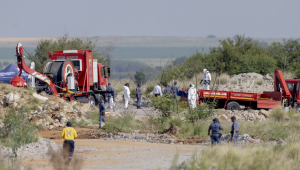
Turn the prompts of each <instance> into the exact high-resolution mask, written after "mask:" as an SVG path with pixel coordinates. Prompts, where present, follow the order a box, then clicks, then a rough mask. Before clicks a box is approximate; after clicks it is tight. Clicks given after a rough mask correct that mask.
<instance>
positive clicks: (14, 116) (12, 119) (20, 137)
mask: <svg viewBox="0 0 300 170" xmlns="http://www.w3.org/2000/svg"><path fill="white" fill-rule="evenodd" d="M3 123H4V126H3V127H2V128H1V129H0V141H1V143H2V144H3V145H5V146H8V147H11V148H12V150H13V153H14V156H15V157H16V156H17V153H16V151H17V149H18V148H19V147H20V146H21V145H24V144H27V143H32V142H36V141H37V140H38V133H37V130H36V129H35V127H34V125H33V124H31V123H29V122H28V121H27V120H26V115H25V114H24V113H23V112H19V113H18V112H16V111H15V108H13V107H12V108H10V109H9V111H8V113H7V115H5V117H4V120H3Z"/></svg>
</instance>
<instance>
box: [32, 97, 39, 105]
mask: <svg viewBox="0 0 300 170" xmlns="http://www.w3.org/2000/svg"><path fill="white" fill-rule="evenodd" d="M32 102H33V103H35V104H39V103H40V101H39V99H37V98H35V97H34V98H33V99H32Z"/></svg>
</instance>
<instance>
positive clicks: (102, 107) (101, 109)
mask: <svg viewBox="0 0 300 170" xmlns="http://www.w3.org/2000/svg"><path fill="white" fill-rule="evenodd" d="M99 112H100V115H99V128H101V123H102V122H106V121H105V105H104V103H103V100H102V99H99Z"/></svg>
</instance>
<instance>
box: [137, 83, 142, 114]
mask: <svg viewBox="0 0 300 170" xmlns="http://www.w3.org/2000/svg"><path fill="white" fill-rule="evenodd" d="M136 98H137V101H136V107H137V109H140V108H141V101H142V90H141V84H140V83H139V84H138V86H137V88H136Z"/></svg>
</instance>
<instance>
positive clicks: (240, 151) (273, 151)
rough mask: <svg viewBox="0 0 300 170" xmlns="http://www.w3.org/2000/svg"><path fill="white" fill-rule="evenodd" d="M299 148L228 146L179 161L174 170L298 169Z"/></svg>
mask: <svg viewBox="0 0 300 170" xmlns="http://www.w3.org/2000/svg"><path fill="white" fill-rule="evenodd" d="M299 149H300V142H297V143H292V144H288V145H285V146H280V145H278V146H268V147H262V146H255V145H252V146H247V147H233V146H232V145H229V144H227V145H224V146H217V147H214V148H210V147H209V148H207V149H204V150H203V151H202V154H201V156H200V157H198V156H197V155H196V154H194V156H193V157H192V159H191V160H190V161H188V162H185V163H183V164H181V165H179V166H178V165H176V163H177V161H176V159H175V161H174V162H173V165H172V169H174V170H175V169H185V170H193V169H216V170H221V169H235V170H242V169H257V170H265V169H268V170H271V169H298V168H299V161H298V155H299ZM216 153H217V154H216ZM175 158H176V157H175ZM177 158H178V157H177ZM195 167H197V168H195Z"/></svg>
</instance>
